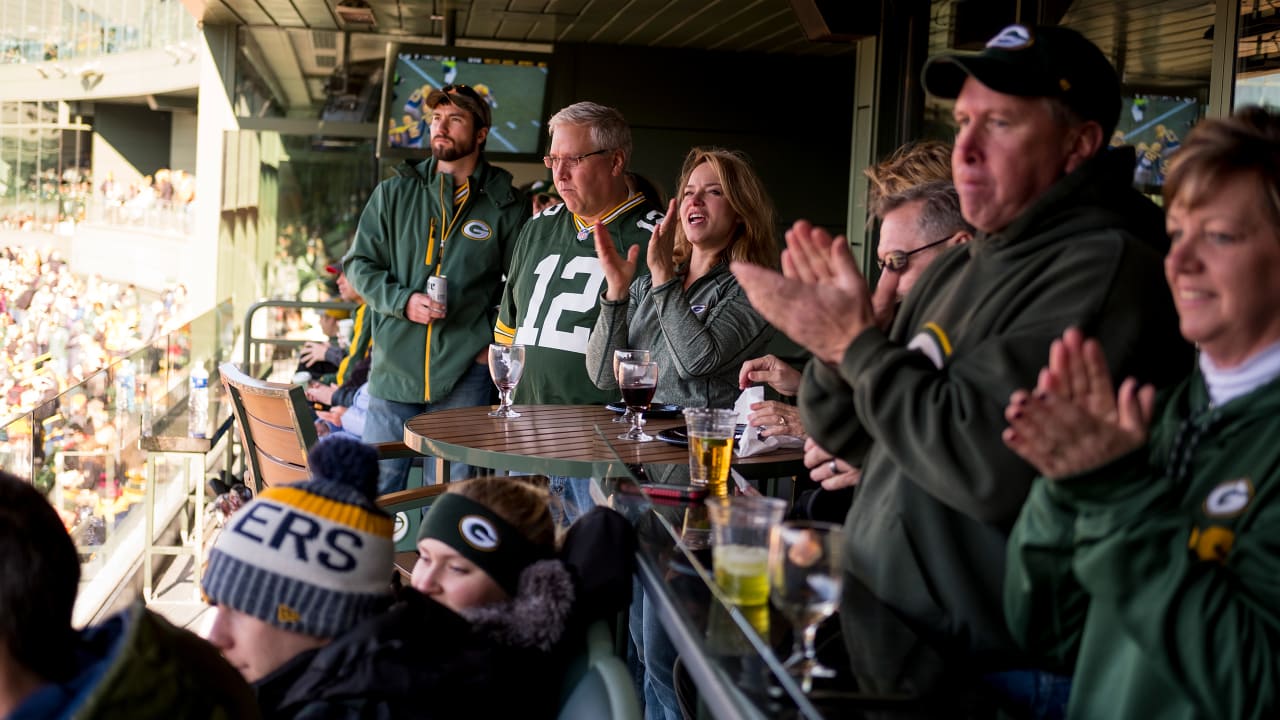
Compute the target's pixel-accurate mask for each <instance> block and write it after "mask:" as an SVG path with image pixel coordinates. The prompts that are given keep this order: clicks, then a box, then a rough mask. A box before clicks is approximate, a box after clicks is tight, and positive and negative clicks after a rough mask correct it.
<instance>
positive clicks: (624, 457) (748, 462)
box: [404, 405, 804, 478]
mask: <svg viewBox="0 0 1280 720" xmlns="http://www.w3.org/2000/svg"><path fill="white" fill-rule="evenodd" d="M492 409H493V408H492V407H491V406H487V405H486V406H481V407H466V408H453V409H450V410H440V411H437V412H433V413H426V414H423V415H418V416H416V417H412V418H410V419H409V420H408V421H407V422H405V424H404V442H405V444H406V445H408V446H409V447H410V448H411V449H413V450H415V451H417V452H419V453H422V454H423V455H433V456H435V457H436V458H437V463H438V467H437V471H436V477H448V474H447V472H445V470H446V469H447V468H446V467H445V463H446V461H447V462H462V463H467V464H468V465H475V466H477V467H487V468H495V469H499V470H512V471H516V472H524V473H538V474H543V475H564V476H569V477H610V476H624V475H627V474H628V471H627V468H626V467H625V466H626V465H639V464H662V465H674V464H684V463H687V462H689V451H688V450H687V449H686V448H684V447H681V446H679V445H671V444H668V443H665V442H662V441H660V440H654V441H653V442H645V443H640V442H635V441H631V440H618V439H617V436H618V435H621V434H622V433H623V432H624V431H625V430H626V428H627V426H626V425H624V424H622V423H614V422H612V421H613V418H615V417H617V415H616V414H615V413H613V412H611V411H609V410H607V409H605V408H604V407H602V406H599V405H516V406H515V409H516V411H517V412H519V413H520V417H518V418H511V419H503V418H491V417H489V414H488V413H489V411H490V410H492ZM682 425H684V418H671V419H651V420H646V421H645V431H646V432H647V433H649V434H650V435H654V436H656V435H657V434H658V432H659V431H661V430H665V429H667V428H673V427H679V426H682ZM597 427H599V431H597ZM602 435H603V437H602ZM803 459H804V453H803V452H802V451H800V450H799V449H796V450H780V451H774V452H772V453H768V454H764V455H756V456H753V457H749V458H737V457H736V456H735V457H734V461H733V467H734V468H735V469H737V470H738V471H739V472H740V473H742V474H743V475H744V476H746V477H748V478H766V477H783V476H789V475H795V474H796V473H798V472H800V471H801V470H802V469H803V467H804V463H803Z"/></svg>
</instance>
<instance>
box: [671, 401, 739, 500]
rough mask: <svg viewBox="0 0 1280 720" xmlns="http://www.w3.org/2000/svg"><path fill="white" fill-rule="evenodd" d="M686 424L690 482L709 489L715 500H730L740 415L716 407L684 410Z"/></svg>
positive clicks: (708, 491)
mask: <svg viewBox="0 0 1280 720" xmlns="http://www.w3.org/2000/svg"><path fill="white" fill-rule="evenodd" d="M684 421H685V432H686V433H687V434H688V436H689V482H691V483H693V484H694V485H705V486H707V493H708V494H710V495H711V496H712V497H728V496H729V463H730V462H731V461H732V460H733V432H734V429H735V428H737V426H738V416H737V414H736V413H734V411H732V410H721V409H717V408H685V411H684Z"/></svg>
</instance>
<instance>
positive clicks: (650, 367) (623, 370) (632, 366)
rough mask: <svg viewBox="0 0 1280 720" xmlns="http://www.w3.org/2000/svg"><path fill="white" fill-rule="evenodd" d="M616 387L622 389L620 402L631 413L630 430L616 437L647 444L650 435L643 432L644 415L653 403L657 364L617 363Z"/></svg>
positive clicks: (625, 361) (656, 382)
mask: <svg viewBox="0 0 1280 720" xmlns="http://www.w3.org/2000/svg"><path fill="white" fill-rule="evenodd" d="M618 386H619V387H621V388H622V401H623V402H625V403H626V404H627V409H628V410H630V411H631V413H632V416H631V428H630V429H629V430H627V431H626V432H624V433H622V434H621V435H619V436H618V439H619V440H635V441H636V442H649V441H650V440H653V436H652V435H646V434H645V432H644V413H645V411H646V410H648V409H649V403H650V402H653V393H654V391H655V390H657V389H658V363H654V362H632V361H630V360H623V361H621V362H619V363H618Z"/></svg>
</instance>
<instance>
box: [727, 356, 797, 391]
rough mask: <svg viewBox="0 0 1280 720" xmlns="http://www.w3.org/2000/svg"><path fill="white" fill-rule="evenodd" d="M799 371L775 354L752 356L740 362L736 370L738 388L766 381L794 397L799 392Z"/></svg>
mask: <svg viewBox="0 0 1280 720" xmlns="http://www.w3.org/2000/svg"><path fill="white" fill-rule="evenodd" d="M800 379H801V375H800V373H799V371H797V370H796V369H795V368H793V367H791V366H790V365H788V364H786V363H785V362H783V361H782V360H779V359H778V358H777V356H775V355H765V356H764V357H758V358H752V359H750V360H748V361H746V362H744V363H742V369H740V370H738V389H739V390H746V389H747V388H749V387H751V386H752V385H754V384H756V383H768V384H769V387H771V388H773V389H774V390H777V391H778V392H779V393H780V394H782V395H787V396H789V397H794V396H795V394H796V393H798V392H800Z"/></svg>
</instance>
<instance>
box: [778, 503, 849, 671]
mask: <svg viewBox="0 0 1280 720" xmlns="http://www.w3.org/2000/svg"><path fill="white" fill-rule="evenodd" d="M843 538H844V533H843V532H842V531H841V529H840V526H839V525H836V524H834V523H824V522H799V521H796V522H784V523H781V524H779V525H776V526H775V527H773V528H772V529H771V530H770V532H769V597H770V598H771V599H772V600H773V604H774V605H775V606H776V607H777V608H778V610H779V611H780V612H781V613H782V614H783V616H784V617H786V618H787V619H788V620H790V621H791V626H792V629H793V635H794V638H795V649H794V650H793V651H792V653H791V657H789V658H787V661H786V662H785V663H783V667H785V668H786V669H787V670H789V671H791V672H792V674H796V675H800V676H801V683H800V687H801V689H802V690H803V691H804V692H809V690H810V689H812V688H813V679H814V678H816V677H817V678H829V677H835V674H836V672H835V670H832V669H831V668H829V667H826V666H825V665H823V664H822V663H820V662H818V658H817V656H816V653H815V651H814V649H813V641H814V636H815V635H816V634H817V632H818V624H819V623H821V622H822V621H823V619H825V618H826V617H828V616H829V615H831V613H833V612H835V609H836V603H838V602H839V601H840V582H841V572H842V570H841V567H840V554H841V549H842V545H843Z"/></svg>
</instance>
